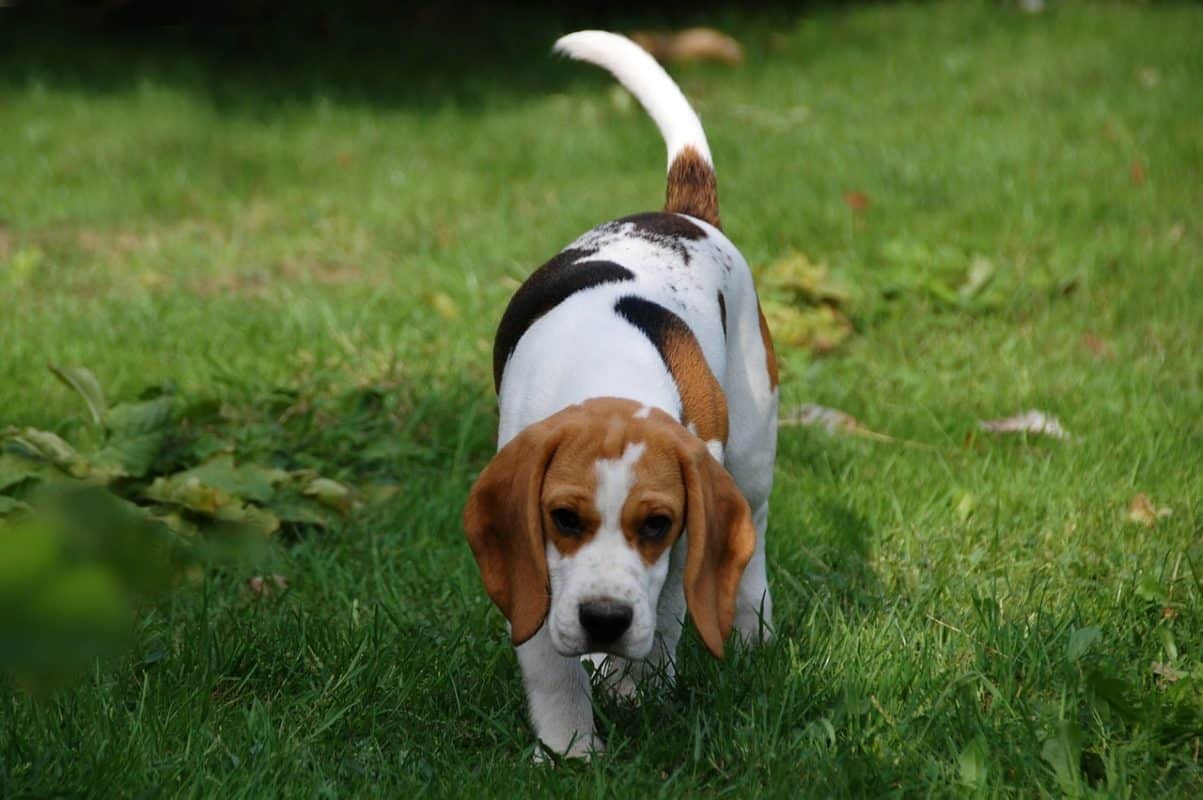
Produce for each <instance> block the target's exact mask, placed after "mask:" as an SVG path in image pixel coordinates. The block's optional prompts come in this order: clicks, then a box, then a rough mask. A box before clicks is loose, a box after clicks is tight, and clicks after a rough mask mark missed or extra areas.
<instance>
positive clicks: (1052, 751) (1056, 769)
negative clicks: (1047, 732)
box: [1040, 720, 1082, 797]
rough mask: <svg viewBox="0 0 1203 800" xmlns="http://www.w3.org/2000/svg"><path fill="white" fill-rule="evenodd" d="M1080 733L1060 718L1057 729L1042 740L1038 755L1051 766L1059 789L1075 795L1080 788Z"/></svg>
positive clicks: (1072, 795)
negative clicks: (1042, 743)
mask: <svg viewBox="0 0 1203 800" xmlns="http://www.w3.org/2000/svg"><path fill="white" fill-rule="evenodd" d="M1081 738H1082V737H1081V734H1080V733H1078V729H1077V728H1076V727H1074V726H1073V724H1072V723H1070V722H1068V721H1066V720H1062V721H1061V722H1060V723H1058V726H1057V731H1056V732H1055V733H1054V734H1053V735H1052V736H1050V737H1049V738H1047V739H1045V740H1044V745H1043V746H1042V747H1041V748H1040V757H1041V758H1042V759H1044V760H1045V762H1047V763H1048V765H1049V766H1050V767H1052V770H1053V775H1054V776H1055V777H1056V779H1057V785H1058V786H1059V787H1060V788H1061V791H1062V792H1064V793H1065V794H1067V795H1070V796H1071V797H1077V796H1078V795H1079V794H1080V789H1081V777H1080V775H1079V766H1078V765H1079V763H1080V759H1081V753H1082V742H1081Z"/></svg>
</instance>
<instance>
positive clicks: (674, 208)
mask: <svg viewBox="0 0 1203 800" xmlns="http://www.w3.org/2000/svg"><path fill="white" fill-rule="evenodd" d="M664 210H665V211H669V212H672V213H676V214H688V215H689V216H691V217H697V218H698V219H701V220H705V221H706V222H709V223H710V224H711V225H713V226H714V227H716V228H722V227H723V226H722V223H721V222H720V221H719V217H718V178H716V177H715V175H714V168H713V167H711V166H710V165H709V164H707V163H706V160H705V159H704V158H702V156H701V154H700V153H699V152H698V151H697V150H695V149H694V148H692V147H688V146H687V147H685V148H684V149H682V150H681V152H680V153H679V154H678V155H677V157H676V158H674V159H673V163H672V164H671V165H670V166H669V168H668V189H667V191H666V192H665V199H664Z"/></svg>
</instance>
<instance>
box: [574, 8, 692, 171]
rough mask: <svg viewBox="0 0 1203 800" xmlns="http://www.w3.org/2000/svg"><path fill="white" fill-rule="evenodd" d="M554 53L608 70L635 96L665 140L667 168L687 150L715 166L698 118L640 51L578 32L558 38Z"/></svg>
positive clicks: (620, 40) (602, 34) (617, 39)
mask: <svg viewBox="0 0 1203 800" xmlns="http://www.w3.org/2000/svg"><path fill="white" fill-rule="evenodd" d="M555 51H556V52H557V53H563V54H564V55H566V56H568V57H569V58H575V59H576V60H577V61H588V62H589V63H590V64H596V65H597V66H599V67H601V68H602V69H605V70H607V71H608V72H609V73H610V74H611V75H613V76H614V77H615V78H617V79H618V82H619V83H621V84H622V85H623V86H625V87H626V88H627V91H629V92H630V93H631V94H633V95H635V99H636V100H638V101H639V103H640V104H641V105H642V106H643V107H644V109H645V110H646V111H647V113H648V116H650V117H651V118H652V120H653V121H654V122H655V123H656V127H657V128H659V129H660V135H661V136H663V137H664V143H665V144H666V145H667V146H668V165H669V166H670V167H671V166H672V163H673V159H674V158H676V157H677V155H678V154H680V152H681V151H682V150H684V149H685V148H686V147H693V149H694V150H696V151H698V154H699V155H701V156H702V158H704V159H706V163H708V164H713V163H714V162H713V161H711V159H710V145H709V144H707V143H706V133H705V131H703V130H702V122H701V120H699V119H698V115H697V114H696V113H695V112H694V110H693V108H692V107H691V106H690V105H689V101H688V100H686V99H685V95H683V94H681V90H680V88H678V87H677V84H675V83H674V82H673V79H672V78H670V77H669V76H668V73H666V72H665V71H664V68H663V67H661V66H660V65H659V64H658V63H656V59H654V58H652V57H651V55H649V54H648V52H647V51H646V50H644V49H643V48H642V47H640V46H639V45H637V44H635V43H634V42H632V41H631V40H630V39H628V38H627V37H625V36H619V35H618V34H616V33H607V32H606V31H577V32H576V33H570V34H568V35H567V36H564V37H561V38H560V40H559V41H557V42H556V44H555Z"/></svg>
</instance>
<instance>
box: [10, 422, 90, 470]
mask: <svg viewBox="0 0 1203 800" xmlns="http://www.w3.org/2000/svg"><path fill="white" fill-rule="evenodd" d="M4 442H5V449H6V450H7V451H8V452H10V453H14V454H15V455H17V456H20V457H22V458H26V459H29V460H31V461H35V462H39V461H40V462H42V463H46V464H50V465H53V466H55V467H57V468H58V469H59V470H61V471H63V472H65V473H67V474H68V475H70V476H71V477H73V478H85V477H87V476H88V474H89V473H90V472H91V467H90V466H89V464H88V462H87V461H86V460H85V459H84V457H83V456H81V455H80V454H79V453H77V452H76V451H75V448H74V447H72V446H71V445H69V444H67V443H66V442H65V441H63V440H62V439H61V438H60V437H59V436H58V435H57V434H53V433H51V432H50V431H40V430H38V429H36V428H22V429H20V430H19V431H12V430H10V431H9V432H8V433H7V436H6V437H5V440H4Z"/></svg>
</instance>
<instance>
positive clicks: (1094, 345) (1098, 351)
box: [1082, 332, 1115, 359]
mask: <svg viewBox="0 0 1203 800" xmlns="http://www.w3.org/2000/svg"><path fill="white" fill-rule="evenodd" d="M1082 347H1084V348H1085V349H1086V350H1088V351H1089V352H1090V354H1091V355H1093V356H1094V357H1095V358H1107V359H1109V358H1114V357H1115V351H1114V350H1112V349H1111V345H1109V344H1107V340H1106V339H1102V338H1100V337H1099V336H1096V335H1095V334H1093V333H1089V332H1087V333H1084V334H1082Z"/></svg>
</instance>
